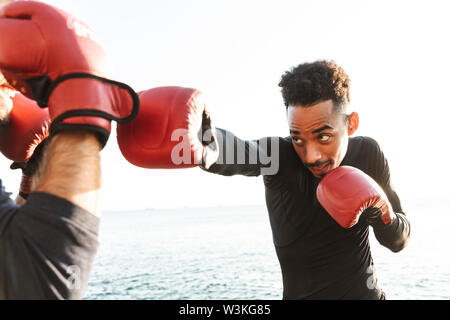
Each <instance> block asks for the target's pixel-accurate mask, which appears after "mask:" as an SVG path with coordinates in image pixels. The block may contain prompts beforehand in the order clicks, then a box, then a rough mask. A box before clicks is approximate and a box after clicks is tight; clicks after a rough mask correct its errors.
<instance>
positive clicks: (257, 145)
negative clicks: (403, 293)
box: [207, 129, 410, 299]
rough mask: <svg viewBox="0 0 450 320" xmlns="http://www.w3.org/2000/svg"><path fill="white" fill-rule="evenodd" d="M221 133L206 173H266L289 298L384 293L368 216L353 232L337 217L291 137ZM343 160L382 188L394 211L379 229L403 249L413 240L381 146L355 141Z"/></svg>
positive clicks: (381, 237)
mask: <svg viewBox="0 0 450 320" xmlns="http://www.w3.org/2000/svg"><path fill="white" fill-rule="evenodd" d="M217 133H218V142H219V159H218V161H217V162H216V163H215V164H214V165H213V166H211V167H210V168H209V169H208V170H207V171H208V172H212V173H217V174H220V175H225V176H231V175H237V174H238V175H246V176H259V175H263V180H264V184H265V194H266V205H267V209H268V213H269V219H270V224H271V228H272V234H273V241H274V245H275V249H276V253H277V256H278V259H279V262H280V266H281V272H282V277H283V287H284V290H283V298H284V299H380V298H383V297H384V293H383V291H382V290H381V289H380V288H379V287H378V285H377V283H376V277H375V269H374V267H373V261H372V256H371V252H370V246H369V239H368V237H369V226H368V223H367V221H366V219H365V218H364V215H362V216H361V218H360V219H359V222H358V223H357V224H356V225H355V226H353V227H352V228H349V229H344V228H342V227H341V226H339V225H338V224H337V223H336V222H335V221H334V220H333V218H331V216H330V215H329V214H328V213H327V212H326V211H325V209H324V208H323V207H322V206H321V205H320V204H319V203H318V201H317V198H316V189H317V185H318V183H319V181H320V180H319V179H318V178H316V177H314V176H313V175H312V173H311V172H310V171H309V170H308V169H307V168H306V167H305V166H304V165H303V163H302V162H301V161H300V158H299V157H298V155H297V154H296V152H295V150H294V148H293V146H292V141H291V138H290V137H287V138H280V137H272V138H263V139H260V140H256V141H243V140H241V139H239V138H237V137H236V136H234V135H233V134H232V133H230V132H228V131H226V130H223V129H217ZM238 150H241V152H238ZM341 165H348V166H353V167H356V168H358V169H360V170H362V171H364V172H365V173H366V174H368V175H369V176H371V177H372V178H373V179H374V180H375V181H376V182H377V183H378V184H379V185H380V186H381V187H382V189H383V190H384V192H385V193H386V195H387V197H388V199H389V202H390V203H391V205H392V208H393V211H394V213H395V216H394V219H393V221H392V222H391V223H390V224H389V225H387V226H376V227H374V228H373V230H374V233H375V236H376V238H377V240H378V241H379V242H380V243H381V244H382V245H383V246H385V247H387V248H389V249H390V250H392V251H394V252H397V251H400V250H401V249H402V248H403V247H404V246H405V245H406V243H407V241H408V238H409V229H410V227H409V221H408V220H407V219H406V216H405V214H404V212H403V210H402V207H401V203H400V199H399V197H398V195H397V193H396V192H395V191H394V189H393V187H392V184H391V180H390V171H389V166H388V162H387V160H386V158H385V157H384V155H383V152H382V151H381V149H380V147H379V145H378V143H377V142H376V141H375V140H373V139H371V138H368V137H353V138H349V147H348V150H347V153H346V155H345V157H344V159H343V161H342V163H341Z"/></svg>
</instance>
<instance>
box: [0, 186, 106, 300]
mask: <svg viewBox="0 0 450 320" xmlns="http://www.w3.org/2000/svg"><path fill="white" fill-rule="evenodd" d="M98 227H99V218H98V217H95V216H94V215H92V214H91V213H89V212H87V211H86V210H84V209H82V208H80V207H78V206H76V205H74V204H73V203H71V202H69V201H67V200H64V199H62V198H59V197H56V196H53V195H51V194H47V193H42V192H33V193H31V194H30V195H29V197H28V200H27V202H26V204H24V205H23V206H17V205H14V204H13V203H12V201H11V200H10V199H9V200H8V199H6V193H4V190H3V187H2V194H1V195H0V255H1V262H0V298H2V299H81V298H82V297H83V295H84V292H85V291H86V288H87V283H88V280H89V276H90V272H91V267H92V264H93V261H94V257H95V255H96V252H97V248H98Z"/></svg>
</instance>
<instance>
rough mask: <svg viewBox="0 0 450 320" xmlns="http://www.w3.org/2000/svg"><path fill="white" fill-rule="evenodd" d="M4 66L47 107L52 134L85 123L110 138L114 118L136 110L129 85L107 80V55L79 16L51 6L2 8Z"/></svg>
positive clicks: (121, 119) (28, 93) (0, 56)
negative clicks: (73, 15) (77, 17)
mask: <svg viewBox="0 0 450 320" xmlns="http://www.w3.org/2000/svg"><path fill="white" fill-rule="evenodd" d="M0 34H1V37H0V69H1V72H2V73H3V75H4V76H5V78H6V80H7V81H8V82H9V84H11V85H12V86H13V87H14V88H16V89H17V90H19V91H21V92H22V93H23V94H25V95H26V96H28V97H30V98H31V99H33V100H36V101H37V103H38V104H39V106H41V107H46V106H48V107H49V113H50V117H51V119H52V125H51V128H50V131H51V133H55V132H57V131H59V130H61V129H66V128H80V127H81V128H85V129H90V130H93V131H95V132H97V133H99V138H100V142H101V143H102V145H104V144H105V143H106V140H107V139H108V137H109V132H110V130H111V128H110V125H111V124H110V120H116V121H118V122H121V123H124V122H127V121H130V120H131V119H132V118H133V117H134V116H135V115H136V114H137V111H138V106H139V102H138V98H137V95H136V93H135V92H134V91H133V89H131V88H130V87H129V86H127V85H125V84H123V83H119V82H115V81H112V80H108V79H106V78H105V73H106V72H107V71H108V67H107V65H108V63H107V60H108V59H107V54H106V52H105V51H104V50H103V48H102V47H101V46H100V45H99V44H98V43H97V41H96V40H95V36H94V34H93V32H92V31H91V30H90V29H89V28H88V27H87V26H86V25H85V24H84V23H82V22H81V21H79V20H77V19H75V18H74V17H72V16H70V15H69V14H67V13H66V12H64V11H62V10H59V9H56V8H54V7H52V6H50V5H47V4H44V3H41V2H35V1H18V2H13V3H11V4H9V5H7V6H5V7H4V8H3V9H2V10H1V11H0Z"/></svg>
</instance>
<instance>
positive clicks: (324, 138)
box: [319, 134, 331, 142]
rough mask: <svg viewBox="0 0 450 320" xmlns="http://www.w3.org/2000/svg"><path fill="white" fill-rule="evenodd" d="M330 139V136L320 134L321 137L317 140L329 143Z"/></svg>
mask: <svg viewBox="0 0 450 320" xmlns="http://www.w3.org/2000/svg"><path fill="white" fill-rule="evenodd" d="M330 139H331V136H330V135H328V134H321V135H320V136H319V140H320V141H321V142H327V141H329V140H330Z"/></svg>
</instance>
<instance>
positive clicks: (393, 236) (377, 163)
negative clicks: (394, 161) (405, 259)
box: [371, 140, 410, 252]
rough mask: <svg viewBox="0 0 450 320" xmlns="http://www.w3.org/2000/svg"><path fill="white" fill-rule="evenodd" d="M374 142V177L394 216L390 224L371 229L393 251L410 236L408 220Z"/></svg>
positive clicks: (381, 152) (397, 249) (386, 166)
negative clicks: (384, 194)
mask: <svg viewBox="0 0 450 320" xmlns="http://www.w3.org/2000/svg"><path fill="white" fill-rule="evenodd" d="M373 143H374V156H373V157H372V158H371V159H372V161H373V166H374V168H375V173H374V179H375V181H377V183H378V184H379V185H380V186H381V188H382V189H383V191H384V192H385V193H386V196H387V197H388V200H389V202H390V203H391V206H392V210H393V211H394V217H393V220H392V222H391V223H390V224H388V225H384V224H379V225H374V226H373V231H374V234H375V237H376V239H377V240H378V242H379V243H380V244H381V245H383V246H385V247H387V248H389V249H390V250H391V251H393V252H398V251H401V250H402V249H403V248H405V247H406V245H407V243H408V239H409V236H410V222H409V220H408V219H407V217H406V214H405V213H404V212H403V209H402V206H401V202H400V198H399V196H398V195H397V193H396V192H395V190H394V187H393V185H392V182H391V174H390V170H389V164H388V161H387V159H386V158H385V157H384V154H383V151H382V150H381V148H380V147H379V145H378V143H377V142H375V141H374V140H373Z"/></svg>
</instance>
